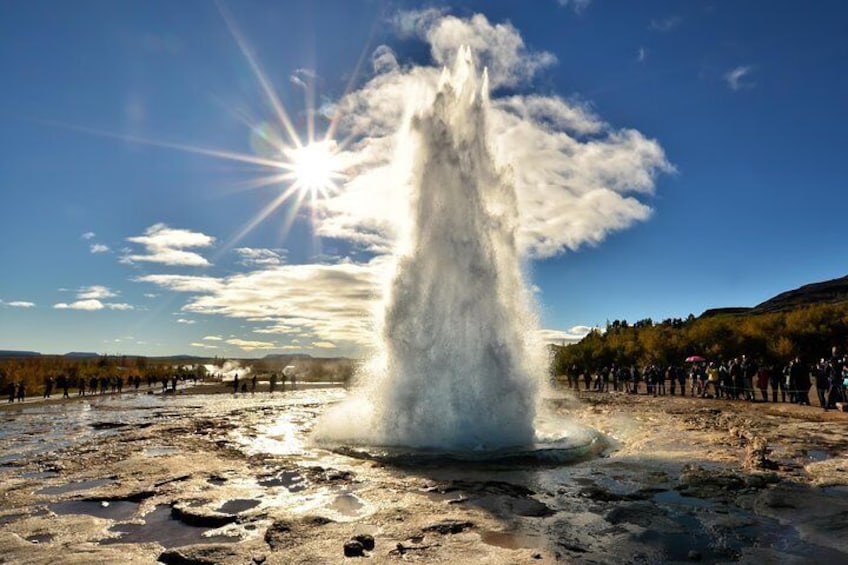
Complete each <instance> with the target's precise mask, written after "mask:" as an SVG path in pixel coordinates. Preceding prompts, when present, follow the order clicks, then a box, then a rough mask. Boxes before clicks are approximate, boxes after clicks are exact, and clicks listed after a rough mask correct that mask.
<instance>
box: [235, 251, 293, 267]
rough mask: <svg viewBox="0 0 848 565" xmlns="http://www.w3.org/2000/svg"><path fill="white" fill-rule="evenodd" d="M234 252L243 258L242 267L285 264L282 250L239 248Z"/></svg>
mask: <svg viewBox="0 0 848 565" xmlns="http://www.w3.org/2000/svg"><path fill="white" fill-rule="evenodd" d="M233 252H234V253H236V254H238V255H239V256H240V257H241V261H239V262H240V263H241V264H242V265H245V266H253V265H259V266H262V265H280V264H282V262H283V257H284V255H283V253H284V251H283V250H282V249H262V248H255V247H238V248H236V249H233Z"/></svg>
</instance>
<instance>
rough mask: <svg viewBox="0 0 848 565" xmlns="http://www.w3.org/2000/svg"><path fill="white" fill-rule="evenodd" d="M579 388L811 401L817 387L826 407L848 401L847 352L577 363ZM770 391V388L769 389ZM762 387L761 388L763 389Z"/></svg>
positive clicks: (572, 376) (573, 373)
mask: <svg viewBox="0 0 848 565" xmlns="http://www.w3.org/2000/svg"><path fill="white" fill-rule="evenodd" d="M566 377H567V380H568V386H569V387H570V388H572V389H574V390H580V389H581V386H582V388H583V390H595V391H601V392H608V391H610V390H612V391H618V392H624V393H630V394H639V392H640V389H641V385H642V383H644V385H645V388H644V390H645V393H646V394H649V395H653V396H664V395H666V394H668V395H671V396H674V395H677V394H679V395H681V396H686V395H687V393H688V395H689V396H695V397H701V398H722V399H728V400H747V401H750V402H755V401H761V402H769V399H771V402H792V403H795V404H802V405H807V406H809V405H810V404H811V403H810V392H811V391H814V394H815V395H816V397H817V400H818V404H819V406H820V407H821V408H823V409H824V410H829V409H832V408H836V407H837V403H845V402H846V401H848V357H846V356H840V355H839V354H838V350H837V348H836V347H834V348H833V349H832V350H831V355H830V357H827V358H821V359H820V360H819V361H818V362H814V363H807V362H805V361H804V360H802V359H801V358H800V357H795V358H794V359H793V360H792V361H790V362H789V363H788V364H786V365H783V366H779V365H773V364H768V363H762V362H757V361H756V360H754V359H750V358H748V357H747V356H745V355H742V356H741V357H738V358H734V359H730V360H727V361H725V360H722V359H718V360H715V361H708V360H706V359H703V358H701V357H691V358H689V359H687V362H686V363H685V364H680V365H669V366H659V365H657V364H648V365H646V366H644V367H637V366H635V365H631V366H620V367H616V366H615V365H610V366H607V367H601V368H597V369H586V368H581V367H578V366H576V365H574V366H572V367H571V369H570V370H569V371H568V373H567V375H566ZM769 392H770V393H771V394H770V395H769ZM758 393H759V394H758Z"/></svg>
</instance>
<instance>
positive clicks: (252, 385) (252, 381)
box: [250, 374, 256, 394]
mask: <svg viewBox="0 0 848 565" xmlns="http://www.w3.org/2000/svg"><path fill="white" fill-rule="evenodd" d="M250 394H256V375H255V374H254V375H253V378H252V379H250Z"/></svg>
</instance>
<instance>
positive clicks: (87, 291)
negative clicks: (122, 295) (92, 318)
mask: <svg viewBox="0 0 848 565" xmlns="http://www.w3.org/2000/svg"><path fill="white" fill-rule="evenodd" d="M115 296H118V293H116V292H115V291H113V290H111V289H110V288H109V287H107V286H102V285H92V286H83V287H81V288H80V289H79V290H78V291H77V298H79V299H80V300H90V299H100V298H113V297H115Z"/></svg>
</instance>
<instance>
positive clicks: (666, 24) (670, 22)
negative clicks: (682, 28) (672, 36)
mask: <svg viewBox="0 0 848 565" xmlns="http://www.w3.org/2000/svg"><path fill="white" fill-rule="evenodd" d="M682 23H683V18H681V17H680V16H666V17H664V18H654V19H652V20H651V26H650V28H651V29H652V30H654V31H658V32H660V33H666V32H669V31H672V30H674V29H676V28H677V27H678V26H679V25H680V24H682Z"/></svg>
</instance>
